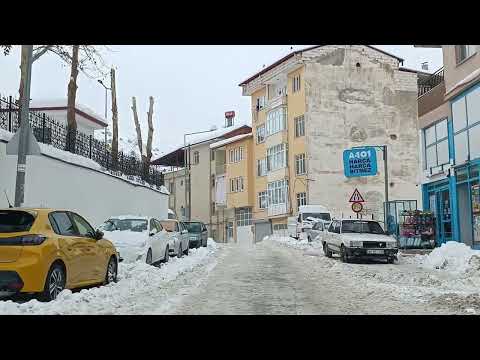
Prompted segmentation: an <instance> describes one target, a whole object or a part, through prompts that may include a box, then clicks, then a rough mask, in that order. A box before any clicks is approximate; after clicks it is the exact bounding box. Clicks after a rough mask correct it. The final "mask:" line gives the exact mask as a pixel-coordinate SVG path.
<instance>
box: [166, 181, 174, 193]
mask: <svg viewBox="0 0 480 360" xmlns="http://www.w3.org/2000/svg"><path fill="white" fill-rule="evenodd" d="M168 191H169V192H170V193H171V194H173V193H174V191H175V183H174V182H173V181H170V182H169V183H168Z"/></svg>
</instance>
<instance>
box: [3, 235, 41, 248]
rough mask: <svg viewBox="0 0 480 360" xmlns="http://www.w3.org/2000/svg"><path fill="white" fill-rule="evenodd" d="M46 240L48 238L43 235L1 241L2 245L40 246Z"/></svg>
mask: <svg viewBox="0 0 480 360" xmlns="http://www.w3.org/2000/svg"><path fill="white" fill-rule="evenodd" d="M46 239H47V238H46V237H45V236H43V235H24V236H16V237H12V238H4V239H0V245H14V246H24V245H40V244H42V243H43V242H44V241H45V240H46Z"/></svg>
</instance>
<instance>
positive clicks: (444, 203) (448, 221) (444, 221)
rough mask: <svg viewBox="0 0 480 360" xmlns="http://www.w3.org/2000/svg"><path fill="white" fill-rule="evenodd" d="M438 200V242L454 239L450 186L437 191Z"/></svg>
mask: <svg viewBox="0 0 480 360" xmlns="http://www.w3.org/2000/svg"><path fill="white" fill-rule="evenodd" d="M436 198H437V199H436V202H437V211H438V212H437V216H436V218H437V230H438V232H437V234H438V236H437V244H443V243H445V242H447V241H451V240H452V206H451V202H450V191H449V190H448V188H444V189H439V190H438V191H437V192H436Z"/></svg>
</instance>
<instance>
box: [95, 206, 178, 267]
mask: <svg viewBox="0 0 480 360" xmlns="http://www.w3.org/2000/svg"><path fill="white" fill-rule="evenodd" d="M99 229H100V230H101V231H102V232H103V233H104V238H106V239H108V240H110V241H111V242H112V243H113V244H114V245H115V247H116V248H117V250H118V252H119V253H120V258H121V259H123V261H124V262H135V261H139V260H140V261H145V262H146V263H147V264H156V263H158V262H167V261H168V259H169V256H168V255H169V250H170V245H169V241H168V240H169V237H168V234H167V231H166V230H165V229H164V228H163V226H162V225H161V224H160V222H159V221H158V220H157V219H154V218H152V217H142V216H134V215H126V216H113V217H111V218H110V219H108V220H107V221H105V222H104V223H103V224H102V225H100V227H99Z"/></svg>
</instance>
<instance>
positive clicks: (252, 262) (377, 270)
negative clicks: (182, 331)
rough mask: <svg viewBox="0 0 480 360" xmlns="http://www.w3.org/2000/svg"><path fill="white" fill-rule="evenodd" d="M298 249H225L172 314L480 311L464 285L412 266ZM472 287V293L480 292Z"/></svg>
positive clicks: (267, 244) (265, 245)
mask: <svg viewBox="0 0 480 360" xmlns="http://www.w3.org/2000/svg"><path fill="white" fill-rule="evenodd" d="M293 245H294V246H295V247H300V248H292V247H289V246H285V244H281V243H279V242H276V241H272V240H267V241H263V242H261V243H258V244H256V245H255V246H253V247H250V248H242V247H238V246H235V245H227V246H223V247H222V250H221V255H220V258H219V259H218V262H217V265H216V267H215V269H214V270H213V271H212V272H210V273H209V276H208V277H207V278H206V279H204V280H202V282H201V283H199V284H198V286H197V287H196V288H194V289H191V290H190V291H187V295H184V296H183V300H182V301H181V302H180V303H177V304H178V305H177V306H176V307H175V308H174V309H172V310H171V311H170V312H169V313H172V314H453V313H474V311H475V310H472V308H475V307H476V306H475V305H477V306H480V302H478V295H477V296H476V297H475V296H474V295H471V293H470V295H469V297H468V296H467V294H465V293H463V294H462V293H461V292H460V290H459V289H453V288H452V287H451V286H454V285H452V284H453V283H457V280H458V279H449V278H444V279H442V277H441V276H440V277H438V276H437V274H435V273H434V272H432V271H428V270H425V269H421V268H419V266H418V264H416V263H412V264H409V263H408V261H407V260H400V263H399V264H395V265H388V264H383V263H376V264H344V263H341V262H340V261H339V259H336V258H333V259H328V258H326V257H325V256H324V255H323V253H322V252H321V250H319V249H312V248H311V247H310V246H304V248H303V249H302V246H296V244H293ZM305 248H306V249H307V251H305ZM309 254H310V255H309ZM311 255H314V256H311ZM450 280H455V281H453V282H451V281H450ZM442 281H443V282H442ZM457 285H458V284H457ZM464 285H465V284H464ZM470 285H472V287H471V288H470V291H471V292H475V291H476V289H478V284H473V283H471V284H470ZM461 289H462V290H465V289H467V288H465V287H463V288H461ZM467 290H468V289H467ZM455 299H456V300H455ZM449 301H450V302H449ZM472 301H473V302H475V301H476V302H477V303H476V304H471V302H472ZM466 309H467V310H466ZM477 309H479V308H478V307H477Z"/></svg>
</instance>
